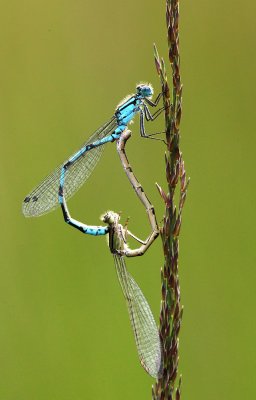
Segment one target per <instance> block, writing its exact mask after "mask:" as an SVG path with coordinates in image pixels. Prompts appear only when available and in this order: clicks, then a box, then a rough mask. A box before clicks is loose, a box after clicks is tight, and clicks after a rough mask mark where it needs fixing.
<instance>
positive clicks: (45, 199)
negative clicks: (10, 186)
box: [22, 84, 163, 217]
mask: <svg viewBox="0 0 256 400" xmlns="http://www.w3.org/2000/svg"><path fill="white" fill-rule="evenodd" d="M136 89H137V92H136V94H133V95H130V96H128V97H126V98H125V99H124V100H123V101H122V102H121V103H120V104H119V105H118V106H117V108H116V111H115V114H114V116H113V117H112V118H111V119H110V120H109V121H108V122H106V123H105V124H104V125H102V126H101V127H100V128H99V129H97V131H96V132H94V134H93V135H92V136H91V137H90V138H89V139H88V140H87V141H86V142H85V143H84V144H83V145H82V146H81V147H80V149H79V150H78V151H76V152H75V153H74V154H73V155H72V156H71V157H69V158H68V159H67V160H66V161H65V162H63V163H61V164H60V165H59V166H58V167H57V168H56V169H55V170H54V171H53V172H52V173H51V174H50V175H48V176H47V177H46V178H45V179H44V180H43V181H42V182H41V183H40V184H39V185H38V186H37V187H36V188H35V189H34V190H32V191H31V192H30V193H29V195H28V196H26V197H25V199H24V201H23V205H22V210H23V214H24V215H25V216H26V217H36V216H40V215H43V214H45V213H47V212H49V211H51V210H53V209H55V208H56V207H57V206H58V205H59V196H58V195H59V189H60V192H61V190H62V188H63V186H65V198H66V199H68V198H70V197H71V196H73V194H74V193H75V192H76V191H77V190H78V189H79V188H80V187H81V186H82V185H83V183H84V182H85V181H86V179H87V178H88V177H89V176H90V174H91V172H92V171H93V169H94V168H95V166H96V164H97V162H98V161H99V158H100V156H101V154H102V151H103V148H104V146H103V145H104V144H106V143H109V142H113V141H115V140H117V139H118V138H119V137H120V135H121V133H122V132H123V131H124V130H125V129H126V128H127V126H128V124H129V123H130V122H131V121H132V120H133V119H134V117H135V115H136V114H140V134H141V137H143V138H151V139H153V137H152V136H153V135H154V134H151V135H147V134H146V132H145V126H144V121H145V119H146V120H147V121H153V120H154V119H155V118H157V117H158V115H159V114H160V113H161V112H162V110H163V107H162V108H160V109H159V110H157V111H156V112H155V113H154V114H151V113H150V111H149V107H148V106H151V107H156V106H157V104H158V103H159V100H160V98H161V95H162V93H160V94H159V95H158V96H157V97H156V99H155V101H151V97H152V95H153V88H152V86H151V85H149V84H140V85H138V86H137V88H136ZM160 140H161V139H160ZM60 184H61V185H60ZM64 184H65V185H64ZM60 194H61V193H60Z"/></svg>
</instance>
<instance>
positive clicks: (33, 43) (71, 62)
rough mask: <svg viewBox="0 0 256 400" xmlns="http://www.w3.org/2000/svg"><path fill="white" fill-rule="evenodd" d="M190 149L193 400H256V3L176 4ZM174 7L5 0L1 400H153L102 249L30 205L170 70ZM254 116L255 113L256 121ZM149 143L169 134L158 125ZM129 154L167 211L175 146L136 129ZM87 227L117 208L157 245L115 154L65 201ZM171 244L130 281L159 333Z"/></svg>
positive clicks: (183, 270) (188, 381)
mask: <svg viewBox="0 0 256 400" xmlns="http://www.w3.org/2000/svg"><path fill="white" fill-rule="evenodd" d="M180 11H181V32H180V39H181V55H182V80H183V83H184V92H183V93H184V102H183V120H182V127H181V128H182V142H181V145H182V151H183V155H184V159H185V162H186V168H187V174H188V175H189V176H190V177H191V186H190V188H189V193H188V199H187V203H186V206H185V210H184V221H183V227H182V232H181V233H182V235H181V243H180V250H181V255H180V279H181V288H182V303H183V304H184V305H185V312H184V319H183V325H182V331H181V338H180V371H181V372H182V374H183V379H184V383H183V389H182V390H183V398H184V399H190V400H195V399H196V400H199V399H207V400H211V399H216V398H222V399H225V400H228V399H232V400H236V399H241V398H243V399H252V398H254V396H256V388H255V376H254V375H255V367H256V361H255V355H256V354H255V353H256V351H255V343H254V342H255V333H256V332H255V311H254V310H255V305H256V300H255V296H254V292H255V289H254V287H255V258H256V257H255V244H254V243H255V212H254V208H255V206H254V205H255V194H256V190H255V167H254V165H255V164H254V158H255V145H256V139H255V123H254V120H253V118H252V117H253V115H254V114H255V112H254V107H255V61H256V57H255V31H256V24H255V12H256V5H255V2H253V1H252V0H251V1H248V2H246V3H244V4H243V3H241V2H234V1H231V0H226V1H224V2H223V1H220V0H217V1H214V2H213V1H203V0H199V1H197V2H191V1H188V0H186V1H182V2H181V10H180ZM165 37H166V31H165V5H164V1H155V2H153V1H150V2H147V1H137V0H130V1H129V2H125V3H123V2H118V1H115V0H112V1H110V2H103V1H95V2H88V1H81V0H75V1H71V0H62V1H60V0H51V1H48V0H45V1H40V0H39V1H32V0H30V1H29V0H25V1H18V0H11V1H4V0H3V1H2V2H1V16H0V49H1V50H0V51H1V64H0V80H1V97H0V102H1V106H0V113H1V115H0V124H1V129H0V134H1V168H0V179H1V197H0V201H1V208H0V210H1V233H0V246H1V268H0V360H1V361H0V400H34V399H36V400H46V399H47V400H82V399H92V398H93V399H103V398H104V399H105V400H107V399H123V400H126V399H140V400H143V399H145V400H146V399H149V398H151V394H150V392H151V385H152V384H153V382H154V381H153V379H151V378H150V377H149V376H147V374H146V373H145V372H144V371H143V369H142V368H141V367H140V366H139V363H138V360H137V354H136V349H135V345H134V341H133V336H132V332H131V329H130V326H129V320H128V315H127V312H126V309H125V303H124V300H123V298H122V294H121V290H120V287H119V285H118V281H117V278H116V275H115V270H114V265H113V261H112V257H111V255H110V253H109V251H108V248H107V246H106V240H105V239H104V238H93V237H87V236H83V235H81V234H80V233H79V232H78V231H76V230H74V229H71V228H69V227H68V226H67V225H65V224H64V222H63V220H62V216H61V213H60V210H56V211H55V212H53V213H51V214H48V215H47V216H44V217H41V218H40V219H25V218H24V217H23V215H22V214H21V202H22V199H23V198H24V196H25V195H27V193H28V192H29V191H30V190H31V189H32V188H33V187H34V186H35V185H36V184H38V183H39V182H40V180H41V179H42V178H43V177H44V176H45V175H46V174H47V173H49V172H50V171H51V170H52V169H53V168H54V167H56V165H57V164H58V163H59V162H61V161H63V159H65V158H66V157H67V156H68V155H69V154H70V153H71V152H72V151H74V150H76V148H77V147H78V146H79V145H80V144H81V143H82V142H83V141H84V140H85V139H86V138H87V137H88V136H89V135H90V134H91V133H92V132H93V131H94V130H95V129H96V128H98V127H99V126H100V125H101V124H102V123H103V122H105V121H106V120H107V119H108V118H109V117H110V116H111V115H112V114H113V111H114V109H115V106H116V105H117V103H118V102H119V101H120V100H121V99H122V98H123V97H124V96H125V95H126V94H128V93H131V92H133V91H134V88H135V85H136V83H138V82H140V81H150V82H151V83H152V84H153V86H154V88H155V91H156V92H158V91H159V90H160V86H159V81H158V77H157V75H156V72H155V67H154V63H153V52H152V43H153V42H156V43H157V45H158V49H159V52H160V54H162V55H164V56H165V59H167V57H166V56H167V47H166V40H165ZM253 112H254V113H253ZM147 127H148V130H149V131H151V132H152V131H156V130H159V129H161V128H162V127H163V120H161V119H159V121H158V122H156V123H155V124H154V125H153V124H152V125H149V126H147ZM132 129H133V139H132V140H131V141H130V143H129V144H128V154H129V157H130V160H131V163H132V165H133V168H134V171H135V172H136V175H137V176H138V178H139V179H140V181H141V182H142V183H143V185H144V187H145V191H146V192H147V193H148V195H149V198H150V199H151V200H152V202H153V203H154V205H155V207H156V211H157V215H158V219H159V221H160V220H161V219H162V215H163V204H162V202H161V199H160V198H159V195H158V193H157V191H156V189H155V186H154V183H155V182H156V181H157V182H159V183H160V184H161V185H163V187H164V186H165V177H164V161H163V160H164V146H163V145H162V144H161V143H158V142H153V141H143V140H141V139H140V138H139V135H138V123H137V122H136V123H135V124H134V125H133V126H132ZM69 205H70V209H71V212H72V215H73V216H74V217H75V218H77V219H81V220H82V221H84V222H87V223H89V224H98V223H99V222H98V221H99V220H98V217H99V215H101V213H102V212H103V211H105V210H107V209H114V210H115V211H122V212H123V218H124V219H125V218H126V216H130V217H131V220H130V229H131V230H132V231H133V232H135V233H136V234H138V235H139V236H141V237H146V235H147V234H148V233H149V224H148V221H147V218H146V213H145V211H144V210H143V207H142V206H141V204H140V203H139V202H138V200H137V198H136V196H135V194H134V192H133V190H132V189H131V187H130V186H129V184H128V182H127V180H126V177H125V175H124V172H123V170H122V169H121V167H120V163H119V160H118V156H117V154H116V151H115V145H109V146H107V148H106V150H105V152H104V154H103V157H102V160H101V162H100V164H99V165H98V166H97V168H96V170H95V172H94V174H93V176H92V177H91V178H90V179H89V181H88V182H87V184H86V185H85V186H84V187H83V188H82V189H81V190H80V192H79V193H78V194H77V195H76V196H75V197H74V198H73V199H72V200H71V201H70V202H69ZM162 263H163V258H162V252H161V242H160V240H158V241H157V243H156V244H155V245H154V246H153V247H152V248H151V250H150V251H149V252H148V254H146V255H145V256H144V257H142V258H139V259H134V260H128V267H129V270H130V272H131V273H132V274H133V275H134V277H135V279H136V280H137V281H138V283H139V285H140V286H141V288H142V289H143V291H144V293H145V295H146V296H147V298H148V300H149V302H150V304H151V306H152V310H153V312H154V315H155V316H156V318H157V319H158V314H159V304H160V273H159V271H160V267H161V266H162Z"/></svg>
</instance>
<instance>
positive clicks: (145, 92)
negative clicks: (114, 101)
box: [136, 83, 154, 98]
mask: <svg viewBox="0 0 256 400" xmlns="http://www.w3.org/2000/svg"><path fill="white" fill-rule="evenodd" d="M136 89H137V94H139V95H140V96H141V97H143V98H144V97H151V96H153V93H154V90H153V88H152V86H151V85H150V84H148V83H140V84H139V85H137V87H136Z"/></svg>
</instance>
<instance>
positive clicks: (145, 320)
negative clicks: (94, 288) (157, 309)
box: [114, 255, 162, 378]
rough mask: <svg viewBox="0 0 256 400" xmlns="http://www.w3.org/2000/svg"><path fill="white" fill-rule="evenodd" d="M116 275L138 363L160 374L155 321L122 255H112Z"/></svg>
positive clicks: (159, 343)
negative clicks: (130, 327) (127, 315)
mask: <svg viewBox="0 0 256 400" xmlns="http://www.w3.org/2000/svg"><path fill="white" fill-rule="evenodd" d="M114 261H115V266H116V271H117V276H118V279H119V282H120V285H121V287H122V291H123V294H124V297H125V300H126V304H127V308H128V312H129V317H130V321H131V325H132V329H133V333H134V337H135V342H136V346H137V350H138V354H139V359H140V363H141V365H142V366H143V368H144V369H145V370H146V371H147V372H148V373H149V375H151V376H153V377H154V378H159V377H161V376H162V347H161V342H160V337H159V333H158V329H157V326H156V322H155V320H154V317H153V314H152V311H151V309H150V307H149V304H148V302H147V300H146V299H145V296H144V295H143V293H142V291H141V289H140V288H139V286H138V285H137V283H136V282H135V280H134V279H133V277H132V276H131V275H130V274H129V272H128V271H127V269H126V265H125V260H124V257H120V256H118V255H114Z"/></svg>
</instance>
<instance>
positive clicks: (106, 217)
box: [101, 211, 120, 225]
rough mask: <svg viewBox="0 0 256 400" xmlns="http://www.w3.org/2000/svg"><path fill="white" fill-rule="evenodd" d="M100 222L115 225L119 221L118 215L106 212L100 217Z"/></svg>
mask: <svg viewBox="0 0 256 400" xmlns="http://www.w3.org/2000/svg"><path fill="white" fill-rule="evenodd" d="M101 220H102V221H103V222H105V223H106V224H109V225H112V224H115V223H116V224H117V223H118V222H119V220H120V215H119V214H117V213H115V212H114V211H107V212H106V213H105V214H103V215H102V216H101Z"/></svg>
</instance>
